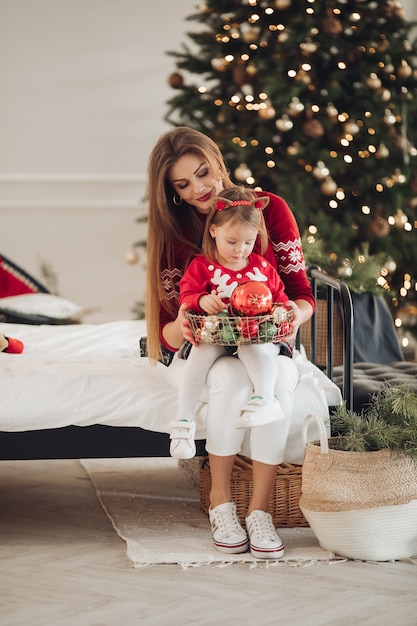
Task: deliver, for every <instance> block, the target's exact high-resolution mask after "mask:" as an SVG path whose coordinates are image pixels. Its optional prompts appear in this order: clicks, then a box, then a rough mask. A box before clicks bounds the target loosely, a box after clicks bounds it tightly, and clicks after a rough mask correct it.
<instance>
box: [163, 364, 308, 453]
mask: <svg viewBox="0 0 417 626" xmlns="http://www.w3.org/2000/svg"><path fill="white" fill-rule="evenodd" d="M274 358H275V365H276V377H275V395H276V397H277V398H278V401H279V402H280V404H281V408H282V410H283V412H284V414H285V416H286V417H285V419H282V420H279V421H278V422H272V423H270V424H265V425H264V426H258V427H256V428H251V429H248V430H247V431H245V430H242V429H238V428H236V426H235V424H236V421H237V419H238V417H239V414H240V410H241V408H242V407H243V406H244V405H245V404H247V402H248V400H249V398H250V396H251V395H252V394H253V385H252V382H251V380H250V378H249V376H248V373H247V370H246V368H245V366H244V365H243V363H242V362H241V361H240V360H239V359H237V358H235V357H233V356H221V357H219V358H218V359H217V361H215V363H214V364H213V365H212V367H211V368H210V370H209V373H208V375H207V380H206V385H205V387H204V389H203V391H202V393H201V394H200V401H201V402H202V403H204V405H206V406H204V407H203V408H204V410H205V411H206V450H207V452H209V453H210V454H214V455H216V456H231V455H234V454H238V453H242V454H246V455H247V456H250V458H251V459H253V460H255V461H259V462H261V463H266V464H268V465H276V464H278V463H282V462H283V460H284V452H285V447H286V443H287V437H288V431H289V428H290V423H291V416H292V414H293V402H294V390H295V388H296V386H297V383H298V370H297V367H296V365H295V363H294V362H293V360H292V359H290V358H288V357H287V356H283V355H277V356H276V357H274ZM185 370H186V362H185V361H184V360H183V359H180V358H178V357H177V356H176V357H175V358H174V360H173V362H172V363H171V365H170V366H169V367H168V371H167V380H168V383H169V384H170V385H171V386H172V387H174V388H176V389H179V387H180V384H181V380H182V378H183V377H184V375H185Z"/></svg>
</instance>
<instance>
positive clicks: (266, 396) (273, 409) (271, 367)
mask: <svg viewBox="0 0 417 626" xmlns="http://www.w3.org/2000/svg"><path fill="white" fill-rule="evenodd" d="M278 354H279V346H278V345H276V344H273V343H263V344H246V345H242V346H239V359H240V360H241V361H242V363H244V365H245V367H246V369H247V371H248V374H249V377H250V379H251V381H252V383H253V395H252V397H251V399H250V401H249V403H248V404H247V405H246V406H244V407H242V411H241V414H240V416H239V419H238V422H237V427H238V428H253V427H254V426H262V425H263V424H269V423H270V422H274V421H276V420H280V419H283V418H284V413H283V412H282V410H281V406H280V404H279V402H278V400H277V398H276V396H275V381H276V378H277V366H276V363H277V356H278Z"/></svg>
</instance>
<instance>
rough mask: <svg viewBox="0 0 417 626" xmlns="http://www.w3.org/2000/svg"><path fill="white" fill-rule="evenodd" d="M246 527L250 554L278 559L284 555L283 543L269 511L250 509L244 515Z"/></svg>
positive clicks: (260, 557)
mask: <svg viewBox="0 0 417 626" xmlns="http://www.w3.org/2000/svg"><path fill="white" fill-rule="evenodd" d="M246 529H247V531H248V535H249V542H250V551H251V554H252V556H255V557H257V558H259V559H280V558H281V557H283V556H284V544H283V543H282V540H281V537H280V536H279V535H278V533H277V531H276V529H275V526H274V522H273V521H272V515H271V514H270V513H266V512H265V511H252V513H251V514H250V515H248V516H247V517H246Z"/></svg>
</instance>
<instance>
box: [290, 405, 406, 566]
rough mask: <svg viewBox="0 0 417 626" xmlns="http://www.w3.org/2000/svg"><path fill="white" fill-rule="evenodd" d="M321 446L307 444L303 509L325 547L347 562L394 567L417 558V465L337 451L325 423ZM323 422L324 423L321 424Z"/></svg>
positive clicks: (390, 456)
mask: <svg viewBox="0 0 417 626" xmlns="http://www.w3.org/2000/svg"><path fill="white" fill-rule="evenodd" d="M312 420H314V421H315V422H316V424H317V426H318V427H319V429H320V433H321V434H320V442H319V443H311V442H310V443H305V457H304V462H303V471H302V495H301V498H300V508H301V510H302V512H303V513H304V515H305V517H306V519H307V520H308V522H309V524H310V526H311V528H312V529H313V531H314V533H315V535H316V537H317V539H318V540H319V543H320V545H321V546H322V547H323V548H325V549H326V550H330V551H332V552H335V553H337V554H340V555H341V556H345V557H348V558H353V559H360V560H365V561H366V560H373V561H388V560H393V559H402V558H411V557H413V556H416V555H417V525H416V521H415V520H416V514H417V465H416V464H415V463H414V462H413V461H412V460H411V459H410V458H408V457H407V456H405V455H401V454H394V453H392V452H391V451H390V450H388V449H384V450H378V451H375V452H346V451H344V450H341V449H332V446H337V445H338V444H339V443H340V440H338V439H337V438H330V439H327V433H326V431H325V429H324V427H322V424H323V423H322V421H321V420H320V419H319V418H317V417H316V416H315V415H309V416H308V417H307V418H306V422H305V425H304V429H303V439H304V442H306V440H307V428H308V425H309V423H310V421H312ZM319 422H320V423H319Z"/></svg>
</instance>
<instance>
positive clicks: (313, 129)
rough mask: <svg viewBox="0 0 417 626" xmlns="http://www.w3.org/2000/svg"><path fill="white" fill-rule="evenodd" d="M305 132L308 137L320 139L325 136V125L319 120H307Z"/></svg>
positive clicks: (304, 127)
mask: <svg viewBox="0 0 417 626" xmlns="http://www.w3.org/2000/svg"><path fill="white" fill-rule="evenodd" d="M303 131H304V134H305V136H306V137H310V138H311V139H318V138H319V137H322V136H323V135H324V128H323V124H322V123H321V122H319V120H307V121H306V122H304V124H303Z"/></svg>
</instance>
